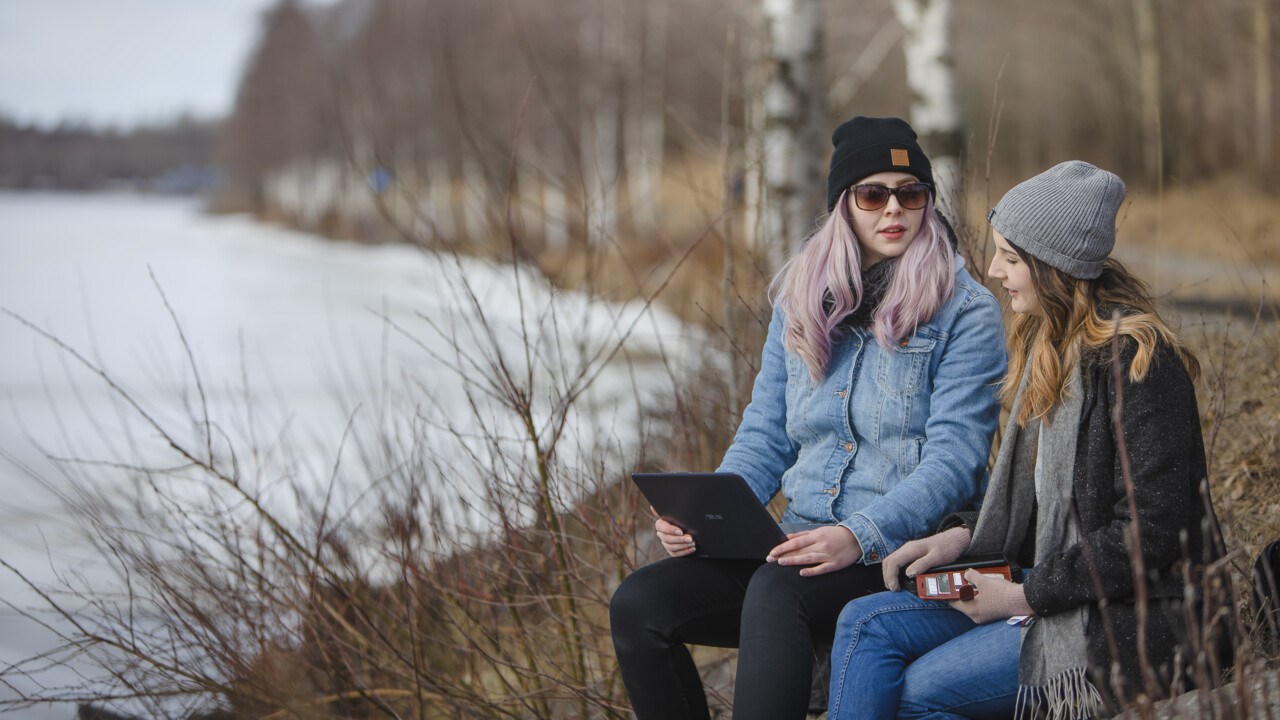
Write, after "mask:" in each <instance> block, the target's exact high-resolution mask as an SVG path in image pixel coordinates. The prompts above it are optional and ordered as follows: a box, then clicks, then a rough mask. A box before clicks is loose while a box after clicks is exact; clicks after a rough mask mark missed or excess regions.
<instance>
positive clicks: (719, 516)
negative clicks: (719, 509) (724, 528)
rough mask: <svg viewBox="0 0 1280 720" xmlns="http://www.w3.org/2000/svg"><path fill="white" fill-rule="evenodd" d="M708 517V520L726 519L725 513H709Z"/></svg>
mask: <svg viewBox="0 0 1280 720" xmlns="http://www.w3.org/2000/svg"><path fill="white" fill-rule="evenodd" d="M707 519H708V520H723V519H724V516H723V515H717V514H715V513H707Z"/></svg>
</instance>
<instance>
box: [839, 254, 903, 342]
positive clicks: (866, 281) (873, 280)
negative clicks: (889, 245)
mask: <svg viewBox="0 0 1280 720" xmlns="http://www.w3.org/2000/svg"><path fill="white" fill-rule="evenodd" d="M896 267H898V258H885V259H884V260H881V261H880V262H878V263H876V264H875V265H872V266H871V267H869V268H867V269H866V270H863V271H862V302H861V303H859V304H858V307H856V308H854V311H853V312H851V313H849V314H848V315H846V316H845V318H844V320H842V321H841V322H840V325H841V327H844V328H865V327H870V326H871V316H872V315H873V314H874V313H875V311H876V308H878V307H880V301H881V300H883V299H884V294H885V293H886V292H887V291H888V290H889V283H891V282H893V271H894V269H895V268H896ZM850 284H852V283H850ZM830 306H831V299H830V298H828V299H827V307H828V309H830Z"/></svg>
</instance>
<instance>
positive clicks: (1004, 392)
mask: <svg viewBox="0 0 1280 720" xmlns="http://www.w3.org/2000/svg"><path fill="white" fill-rule="evenodd" d="M1010 245H1012V243H1010ZM1013 249H1014V250H1015V251H1017V253H1018V256H1019V257H1020V258H1021V259H1022V261H1023V262H1025V263H1026V264H1027V266H1028V269H1029V270H1030V271H1031V283H1032V286H1033V287H1034V288H1035V291H1036V295H1037V296H1038V299H1039V301H1040V307H1041V310H1042V312H1041V313H1038V314H1032V313H1019V314H1018V315H1017V316H1015V317H1014V319H1013V322H1012V326H1011V328H1010V330H1009V374H1008V375H1006V376H1005V380H1004V385H1003V386H1002V387H1001V388H1000V400H1001V401H1002V402H1003V403H1004V404H1005V406H1006V407H1008V406H1011V405H1012V404H1013V399H1014V396H1015V395H1017V393H1018V385H1019V384H1020V381H1021V378H1022V373H1023V371H1024V369H1025V368H1026V367H1027V364H1028V363H1030V364H1031V377H1030V379H1029V380H1028V383H1027V389H1026V392H1025V393H1024V395H1023V398H1022V410H1021V412H1019V414H1018V418H1017V420H1018V424H1020V425H1025V424H1026V423H1027V421H1029V420H1031V419H1033V418H1039V419H1044V418H1045V416H1046V415H1047V414H1048V413H1049V411H1050V410H1052V409H1053V408H1054V407H1055V406H1057V405H1058V403H1059V402H1061V400H1062V393H1063V390H1064V389H1065V387H1066V384H1067V380H1068V373H1069V372H1070V370H1071V369H1072V368H1074V367H1075V366H1076V364H1077V363H1079V362H1080V361H1081V357H1082V355H1083V354H1085V353H1092V352H1105V353H1106V356H1105V357H1107V358H1110V352H1111V351H1110V344H1111V339H1112V337H1113V336H1114V335H1116V334H1119V335H1120V336H1121V337H1122V338H1125V337H1127V338H1129V339H1131V340H1132V341H1133V342H1134V343H1135V344H1136V345H1137V353H1136V354H1135V355H1134V358H1133V363H1132V364H1131V365H1130V366H1129V380H1130V382H1140V381H1142V380H1143V379H1144V378H1145V377H1146V376H1147V372H1148V371H1149V370H1150V369H1151V363H1152V361H1153V360H1154V358H1155V353H1156V347H1157V345H1159V344H1160V343H1162V342H1163V343H1165V344H1167V345H1169V346H1170V347H1172V348H1173V350H1174V351H1176V352H1177V354H1178V356H1179V357H1180V358H1181V359H1182V362H1183V364H1184V365H1185V366H1186V368H1187V372H1188V373H1189V374H1190V375H1191V378H1192V380H1195V378H1196V377H1198V376H1199V374H1200V363H1199V361H1198V360H1196V357H1195V355H1193V354H1192V353H1191V351H1190V350H1188V349H1187V347H1186V345H1185V344H1183V342H1182V341H1181V340H1180V339H1179V338H1178V336H1177V334H1176V333H1175V332H1174V331H1173V330H1172V329H1171V328H1170V327H1169V325H1168V324H1167V323H1166V322H1165V321H1164V319H1163V318H1162V317H1160V313H1159V312H1158V311H1157V310H1156V307H1155V301H1154V300H1153V299H1152V297H1151V288H1150V287H1149V286H1148V285H1147V284H1146V283H1145V282H1143V281H1142V280H1141V279H1139V278H1138V277H1137V276H1135V275H1134V274H1133V273H1131V272H1129V270H1128V268H1126V267H1125V266H1124V264H1123V263H1121V262H1120V261H1119V260H1116V259H1114V258H1108V259H1107V261H1106V263H1105V264H1104V265H1103V268H1102V274H1101V275H1099V276H1098V277H1097V278H1094V279H1092V280H1081V279H1079V278H1075V277H1072V276H1070V275H1068V274H1066V273H1064V272H1062V271H1061V270H1058V269H1057V268H1054V267H1053V266H1051V265H1048V264H1047V263H1044V262H1042V261H1040V260H1039V259H1037V258H1035V257H1034V256H1032V255H1030V254H1028V253H1026V252H1024V251H1023V250H1022V249H1021V248H1019V247H1017V246H1013Z"/></svg>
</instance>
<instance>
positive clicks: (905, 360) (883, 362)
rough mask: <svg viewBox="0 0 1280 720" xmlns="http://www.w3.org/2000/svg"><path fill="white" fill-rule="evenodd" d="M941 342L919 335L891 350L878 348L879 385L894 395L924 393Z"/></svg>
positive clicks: (877, 379)
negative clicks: (929, 371)
mask: <svg viewBox="0 0 1280 720" xmlns="http://www.w3.org/2000/svg"><path fill="white" fill-rule="evenodd" d="M937 344H938V341H937V340H936V339H934V338H932V337H929V336H927V335H924V334H921V333H916V334H915V335H912V336H911V337H908V338H905V339H904V340H903V341H901V342H899V343H898V344H897V345H895V346H894V347H893V349H892V350H890V351H887V352H886V351H885V349H884V348H882V347H880V346H879V345H876V346H875V347H876V349H877V351H876V363H877V367H876V385H878V386H879V387H880V389H881V390H882V391H884V392H886V393H889V394H891V395H898V396H903V395H913V394H915V393H916V392H918V391H919V390H920V386H921V382H922V380H923V378H924V371H925V368H926V367H928V366H929V359H930V357H932V355H933V349H934V347H936V346H937Z"/></svg>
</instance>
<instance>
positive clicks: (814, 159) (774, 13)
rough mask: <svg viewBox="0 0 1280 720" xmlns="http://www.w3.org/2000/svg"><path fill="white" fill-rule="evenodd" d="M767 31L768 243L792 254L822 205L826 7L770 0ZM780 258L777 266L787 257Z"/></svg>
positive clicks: (814, 0)
mask: <svg viewBox="0 0 1280 720" xmlns="http://www.w3.org/2000/svg"><path fill="white" fill-rule="evenodd" d="M764 28H765V37H766V39H767V49H766V66H767V68H768V80H767V82H766V85H765V89H764V180H765V203H764V242H765V243H768V246H769V247H770V248H777V249H778V250H781V251H783V253H784V254H785V255H789V254H790V252H791V250H792V249H793V248H794V247H796V246H797V245H798V244H799V243H800V241H801V240H802V239H803V236H804V235H805V234H806V231H807V230H808V229H809V227H810V225H811V224H812V219H813V216H814V214H815V211H816V210H817V209H818V207H820V206H819V205H818V204H817V202H816V198H817V196H818V193H817V191H818V189H819V188H820V187H821V185H822V178H823V166H822V165H823V164H822V158H823V153H822V152H821V149H822V148H824V147H826V143H825V142H824V135H825V131H826V125H827V114H826V107H825V104H824V100H825V98H826V92H825V88H824V87H823V73H822V3H821V2H820V0H764ZM785 255H784V256H785ZM773 260H774V261H775V267H776V266H777V261H779V260H781V257H778V256H775V257H774V258H773Z"/></svg>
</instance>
